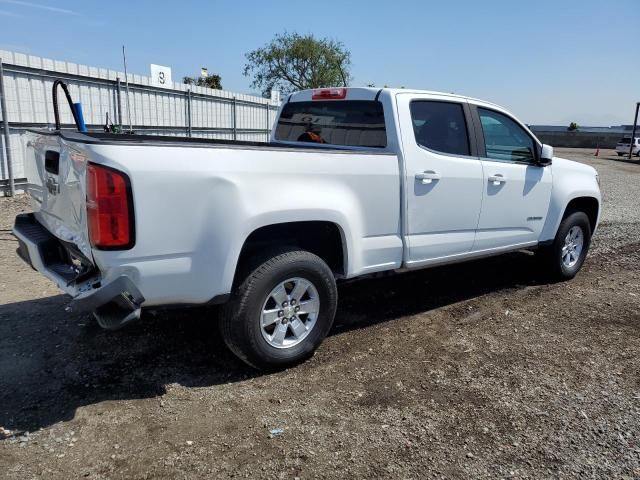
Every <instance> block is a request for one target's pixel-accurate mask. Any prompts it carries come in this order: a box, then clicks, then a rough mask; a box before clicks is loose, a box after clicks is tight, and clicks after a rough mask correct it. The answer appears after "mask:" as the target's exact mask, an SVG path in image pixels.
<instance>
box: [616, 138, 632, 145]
mask: <svg viewBox="0 0 640 480" xmlns="http://www.w3.org/2000/svg"><path fill="white" fill-rule="evenodd" d="M618 143H624V144H625V145H629V144H630V143H631V139H630V138H623V139H621V140H620V141H619V142H618Z"/></svg>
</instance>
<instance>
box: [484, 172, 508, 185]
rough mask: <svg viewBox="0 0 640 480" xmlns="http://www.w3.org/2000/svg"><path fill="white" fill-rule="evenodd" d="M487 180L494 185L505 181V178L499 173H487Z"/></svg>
mask: <svg viewBox="0 0 640 480" xmlns="http://www.w3.org/2000/svg"><path fill="white" fill-rule="evenodd" d="M487 180H488V181H490V182H491V183H493V184H494V185H500V184H501V183H506V182H507V178H506V177H505V176H504V175H502V174H501V173H496V174H495V175H489V178H488V179H487Z"/></svg>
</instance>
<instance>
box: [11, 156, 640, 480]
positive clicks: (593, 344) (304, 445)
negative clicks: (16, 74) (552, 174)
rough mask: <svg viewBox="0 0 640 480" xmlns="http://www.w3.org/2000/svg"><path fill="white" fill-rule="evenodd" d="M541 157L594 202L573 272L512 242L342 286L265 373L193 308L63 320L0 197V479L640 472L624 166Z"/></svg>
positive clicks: (632, 183)
mask: <svg viewBox="0 0 640 480" xmlns="http://www.w3.org/2000/svg"><path fill="white" fill-rule="evenodd" d="M556 155H558V156H564V157H567V158H572V159H575V160H578V161H582V162H585V163H589V164H590V165H593V166H595V167H596V168H597V169H598V171H599V172H600V176H601V181H602V190H603V194H604V199H605V203H604V210H603V217H602V223H601V226H600V229H599V231H598V232H597V235H596V237H595V239H594V244H593V245H592V250H591V253H590V255H589V257H588V259H587V262H586V264H585V267H584V269H583V270H582V272H581V273H580V274H579V275H578V277H577V278H576V279H575V280H573V281H570V282H566V283H556V284H548V283H545V282H544V280H542V278H544V277H543V275H541V272H540V271H539V265H538V263H537V262H536V257H535V256H532V255H528V254H525V253H518V254H512V255H509V256H504V257H497V258H493V259H489V260H482V261H476V262H473V263H469V264H464V265H457V266H454V267H447V268H438V269H433V270H427V271H422V272H417V273H411V274H405V275H401V276H396V277H393V278H387V279H378V280H366V281H363V282H358V283H351V284H345V285H342V286H341V287H340V290H339V293H340V299H341V300H340V307H339V311H338V315H337V319H336V324H335V327H334V329H333V332H332V334H331V335H330V337H329V338H327V339H326V341H325V342H324V344H323V345H322V346H321V348H320V349H319V351H318V352H317V354H316V355H315V356H314V358H312V359H311V360H310V361H308V362H306V363H304V364H303V365H300V366H299V367H296V368H292V369H290V370H286V371H282V372H279V373H275V374H268V375H264V374H259V373H256V372H254V371H252V370H250V369H249V368H247V367H245V366H244V365H243V364H241V363H240V362H239V361H237V360H236V359H235V358H234V357H233V356H232V355H231V354H230V353H228V352H227V351H226V350H225V348H224V346H223V344H222V342H221V340H220V339H219V337H218V335H217V333H216V329H215V322H214V313H215V312H213V311H212V310H197V309H193V310H185V311H170V312H164V313H160V314H158V315H155V316H153V315H147V316H146V318H145V319H144V321H141V322H139V323H137V324H135V325H132V326H131V327H130V328H127V329H125V330H121V331H119V332H105V331H102V330H100V328H99V327H98V326H97V325H96V324H95V322H94V321H93V319H92V318H91V317H90V316H87V315H82V314H78V313H66V312H65V305H66V304H67V298H66V297H65V296H63V295H61V294H60V292H59V291H58V290H57V289H56V288H55V287H54V286H53V285H52V284H51V283H50V282H48V281H47V280H45V279H44V278H43V277H41V276H40V275H39V274H37V273H36V272H34V271H32V270H31V269H30V268H29V267H27V266H26V265H25V264H23V263H22V262H21V261H20V260H19V259H18V257H17V256H16V255H15V248H16V241H15V240H14V238H13V237H12V236H11V234H10V228H11V224H12V221H13V217H14V216H15V214H16V213H17V212H20V211H28V210H29V207H28V203H27V201H26V199H25V198H24V197H23V198H16V199H0V427H2V428H3V429H0V439H1V440H0V477H3V478H9V479H20V480H24V479H29V478H40V477H43V478H56V479H68V478H89V479H107V478H114V479H115V478H123V479H144V478H217V477H224V478H226V477H240V478H244V477H247V478H296V477H299V478H354V477H360V478H363V477H364V478H372V477H391V478H416V479H418V478H605V477H606V478H613V477H616V478H629V479H631V478H640V269H639V267H640V256H639V253H638V248H639V247H640V237H639V235H638V234H639V233H640V205H639V203H638V192H639V191H640V189H639V185H640V161H635V162H627V161H624V160H619V159H618V157H616V156H615V154H614V153H613V152H612V151H602V150H601V152H600V157H598V158H594V157H593V150H578V149H571V150H569V149H557V151H556ZM275 429H281V430H275Z"/></svg>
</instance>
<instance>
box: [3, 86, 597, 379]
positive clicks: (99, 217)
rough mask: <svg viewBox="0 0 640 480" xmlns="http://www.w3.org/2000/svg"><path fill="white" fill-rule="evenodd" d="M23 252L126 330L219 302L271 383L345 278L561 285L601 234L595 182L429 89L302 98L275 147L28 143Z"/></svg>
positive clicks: (474, 109)
mask: <svg viewBox="0 0 640 480" xmlns="http://www.w3.org/2000/svg"><path fill="white" fill-rule="evenodd" d="M28 135H29V139H28V142H27V145H28V146H27V151H28V153H29V155H28V158H29V161H28V164H27V169H28V180H29V184H30V185H29V187H28V189H29V193H30V195H31V197H32V199H33V209H34V212H33V213H30V214H23V215H19V216H18V217H17V218H16V223H15V228H14V233H15V236H16V237H17V238H18V240H19V245H20V246H19V250H18V252H19V254H20V255H21V256H22V257H23V258H24V259H25V260H26V261H27V262H29V263H30V264H31V265H32V266H33V267H34V268H35V269H37V270H38V271H39V272H41V273H42V274H44V275H45V276H47V277H48V278H50V279H51V280H53V281H54V282H56V283H57V284H58V286H59V287H60V288H61V289H62V290H64V291H65V292H66V293H68V294H69V295H71V297H73V299H72V301H71V304H70V305H71V308H73V309H75V310H86V311H93V312H94V314H95V316H96V318H97V319H98V321H99V323H100V325H101V326H103V327H105V328H117V327H120V326H122V325H123V324H126V323H127V322H129V321H130V320H132V319H136V318H138V317H139V316H140V313H141V309H143V308H158V307H162V306H168V305H171V306H175V305H185V306H186V305H202V304H207V303H209V304H223V305H222V307H221V308H220V309H219V311H220V318H219V322H220V327H221V332H222V336H223V337H224V340H225V342H226V344H227V345H228V346H229V348H230V349H231V350H232V351H233V352H234V353H235V354H237V355H238V356H239V357H240V358H242V359H243V360H244V361H245V362H247V363H249V364H250V365H252V366H254V367H257V368H265V369H269V368H279V367H283V366H286V365H290V364H293V363H295V362H299V361H301V360H303V359H305V358H307V357H309V356H310V355H312V353H313V352H314V350H315V349H316V348H317V347H318V346H319V344H320V343H321V341H322V340H323V338H324V337H325V336H326V335H327V333H328V332H329V330H330V328H331V325H332V323H333V319H334V316H335V312H336V304H337V301H338V295H337V289H336V280H342V279H350V278H354V277H361V276H365V275H370V274H374V273H377V272H402V271H407V270H412V269H418V268H425V267H431V266H434V265H442V264H447V263H453V262H461V261H464V260H470V259H475V258H479V257H486V256H489V255H495V254H500V253H504V252H510V251H514V250H521V249H536V250H537V251H538V253H537V254H538V255H541V258H543V259H544V261H545V262H546V264H547V265H548V269H549V273H550V274H552V275H554V276H555V277H556V278H559V279H569V278H572V277H573V276H574V275H576V273H577V272H578V270H579V269H580V268H581V266H582V264H583V262H584V259H585V256H586V254H587V250H588V248H589V242H590V239H591V236H592V235H593V233H594V232H595V230H596V227H597V224H598V217H599V212H600V205H601V197H600V190H599V181H598V175H597V173H596V171H595V170H594V169H593V168H591V167H589V166H586V165H582V164H579V163H575V162H571V161H568V160H563V159H560V158H554V157H553V149H552V148H551V147H549V146H547V145H542V144H541V143H540V142H539V141H538V140H537V139H536V137H535V136H534V135H533V134H532V133H531V131H530V130H529V129H528V128H527V127H526V126H525V125H523V124H522V123H521V122H519V121H518V120H517V119H515V118H514V117H513V116H512V115H511V114H510V113H509V112H507V111H506V110H504V109H502V108H500V107H499V106H497V105H494V104H492V103H488V102H483V101H480V100H476V99H473V98H467V97H463V96H457V95H450V94H444V93H435V92H427V91H417V90H405V89H402V90H395V89H386V88H385V89H374V88H327V89H318V90H312V91H311V90H309V91H301V92H298V93H294V94H292V95H290V96H289V97H288V98H287V99H286V101H285V102H284V104H283V105H282V107H281V109H280V113H279V117H278V120H277V122H276V123H275V125H274V127H273V132H272V140H271V142H269V143H250V142H235V141H233V142H232V141H219V140H207V139H195V138H176V137H157V136H142V135H140V136H139V135H115V134H99V133H88V134H86V133H85V134H82V133H76V132H68V131H60V130H57V131H49V132H43V131H39V132H32V133H30V134H28Z"/></svg>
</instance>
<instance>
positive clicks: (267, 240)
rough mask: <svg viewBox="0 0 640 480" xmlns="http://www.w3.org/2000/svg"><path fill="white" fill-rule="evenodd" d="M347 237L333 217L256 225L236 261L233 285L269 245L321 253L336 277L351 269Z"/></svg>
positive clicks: (272, 247)
mask: <svg viewBox="0 0 640 480" xmlns="http://www.w3.org/2000/svg"><path fill="white" fill-rule="evenodd" d="M347 243H348V237H347V233H346V232H345V230H344V228H343V227H342V226H341V225H340V224H338V223H337V222H334V221H330V220H299V221H291V222H280V223H272V224H266V225H262V226H259V227H256V228H254V229H253V230H252V231H251V232H250V233H249V234H248V235H247V236H246V238H245V240H244V242H243V244H242V247H241V249H240V252H239V254H238V258H237V261H236V266H235V272H234V275H233V285H234V286H235V285H237V284H238V282H239V281H240V280H241V278H242V275H243V274H244V273H245V271H246V269H247V268H248V266H249V265H250V264H251V261H252V260H253V259H255V258H256V256H258V255H264V254H265V252H268V251H269V249H275V247H282V246H295V247H299V248H300V249H302V250H307V251H309V252H311V253H313V254H315V255H317V256H318V257H320V258H321V259H322V260H323V261H324V262H325V263H327V265H328V266H329V268H330V269H331V271H332V272H333V274H334V276H335V277H336V278H340V277H344V276H345V275H346V274H347V272H348V271H349V268H348V263H349V254H348V246H347Z"/></svg>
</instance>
